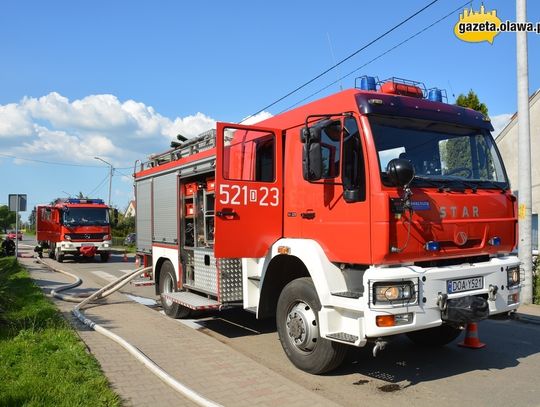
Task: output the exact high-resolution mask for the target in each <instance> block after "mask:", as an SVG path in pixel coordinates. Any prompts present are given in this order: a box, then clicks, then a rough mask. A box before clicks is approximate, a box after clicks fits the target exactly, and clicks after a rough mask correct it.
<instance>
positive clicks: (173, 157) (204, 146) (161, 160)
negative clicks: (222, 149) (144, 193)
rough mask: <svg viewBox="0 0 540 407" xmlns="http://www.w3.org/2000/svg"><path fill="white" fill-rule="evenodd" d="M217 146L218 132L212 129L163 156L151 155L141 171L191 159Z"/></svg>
mask: <svg viewBox="0 0 540 407" xmlns="http://www.w3.org/2000/svg"><path fill="white" fill-rule="evenodd" d="M215 146H216V130H215V129H210V130H207V131H205V132H204V133H201V134H199V135H198V136H197V137H194V138H191V139H188V140H187V141H185V142H183V143H182V144H180V145H178V146H177V147H174V148H173V149H171V150H167V151H165V152H164V153H161V154H155V155H151V156H150V157H149V158H148V161H146V162H144V163H142V164H141V170H145V169H148V168H153V167H157V166H160V165H163V164H167V163H170V162H171V161H177V160H180V159H181V158H184V157H189V156H191V155H194V154H198V153H202V152H203V151H206V150H210V149H212V148H214V147H215Z"/></svg>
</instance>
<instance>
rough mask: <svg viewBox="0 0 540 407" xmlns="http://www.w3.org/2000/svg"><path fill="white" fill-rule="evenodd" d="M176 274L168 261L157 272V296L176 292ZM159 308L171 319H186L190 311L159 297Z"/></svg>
mask: <svg viewBox="0 0 540 407" xmlns="http://www.w3.org/2000/svg"><path fill="white" fill-rule="evenodd" d="M176 287H177V285H176V273H175V272H174V267H173V265H172V263H171V262H170V261H168V260H167V261H165V263H163V265H162V266H161V271H160V272H159V294H160V295H161V294H166V293H174V292H176ZM161 306H162V307H163V311H165V314H167V315H168V316H170V317H171V318H187V317H189V315H190V314H191V310H190V309H189V308H187V307H184V306H183V305H180V304H177V303H175V302H172V301H171V300H168V299H166V298H164V297H163V296H161Z"/></svg>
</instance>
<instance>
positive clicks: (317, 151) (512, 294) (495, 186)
mask: <svg viewBox="0 0 540 407" xmlns="http://www.w3.org/2000/svg"><path fill="white" fill-rule="evenodd" d="M359 82H360V83H359V86H358V87H355V88H354V89H349V90H345V91H342V92H339V93H336V94H333V95H330V96H328V97H325V98H323V99H320V100H317V101H315V102H312V103H309V104H306V105H304V106H301V107H298V108H296V109H294V110H290V111H287V112H285V113H282V114H279V115H276V116H274V117H271V118H269V119H267V120H265V121H263V122H260V123H258V124H257V125H249V126H248V125H241V124H234V123H217V128H216V129H215V130H210V131H208V132H206V133H203V134H202V135H200V136H199V137H197V138H194V139H190V140H182V142H173V143H172V145H171V149H170V150H168V151H166V152H164V153H162V154H159V155H155V156H153V157H151V159H150V160H149V161H148V162H145V163H137V164H136V170H135V174H134V179H135V194H136V200H137V219H136V228H137V253H138V258H139V260H140V261H141V262H142V263H143V264H144V265H151V266H152V268H153V273H152V275H151V276H150V279H151V281H150V284H155V286H156V293H157V294H159V295H161V299H162V306H163V308H164V310H165V312H166V313H167V315H169V316H171V317H175V318H185V317H188V316H189V315H190V314H191V313H192V311H194V310H208V309H214V310H220V309H225V308H229V307H243V308H244V309H245V310H247V311H249V312H252V313H254V314H255V315H256V316H257V318H266V317H275V318H276V324H277V330H278V334H279V338H280V341H281V344H282V347H283V349H284V351H285V353H286V354H287V356H288V357H289V359H290V360H291V362H292V363H293V364H294V365H296V366H297V367H298V368H300V369H302V370H305V371H307V372H311V373H316V374H317V373H323V372H327V371H329V370H332V369H334V368H335V367H337V366H338V365H339V364H340V363H341V362H342V360H343V358H344V356H345V352H346V349H347V346H357V347H361V346H365V345H366V344H367V343H370V342H371V343H374V344H375V347H374V353H375V352H376V351H377V350H379V349H381V348H382V347H384V345H385V344H386V342H387V341H388V340H390V338H392V337H393V336H395V335H398V334H402V333H405V334H407V336H409V338H410V339H411V340H412V341H413V342H416V343H420V344H429V345H444V344H447V343H449V342H450V341H452V340H454V339H455V338H457V336H458V335H459V334H460V332H461V329H462V328H463V327H464V326H465V325H466V324H468V323H470V322H477V321H480V320H482V319H485V318H487V317H489V316H492V315H495V314H501V313H508V312H509V311H511V310H515V309H516V308H517V307H518V305H519V300H520V298H519V293H520V262H519V260H518V258H517V257H516V256H514V255H512V254H511V252H512V250H513V249H514V247H515V245H516V233H517V231H516V227H517V217H516V198H515V196H513V195H512V193H511V190H510V185H509V182H508V178H507V176H506V173H505V169H504V166H503V163H502V161H501V157H500V154H499V152H498V150H497V147H496V145H495V142H494V140H493V138H492V136H491V134H490V131H491V130H493V127H492V125H491V123H490V121H489V119H488V118H487V117H485V116H483V115H482V114H481V113H479V112H477V111H473V110H471V109H467V108H463V107H458V106H455V105H450V104H448V103H445V99H444V93H443V91H441V90H440V89H429V90H427V89H426V88H425V86H423V85H422V84H421V83H418V82H412V81H406V80H400V79H396V78H392V79H389V80H386V81H378V80H377V79H375V78H373V77H362V78H361V79H360V81H359ZM180 139H181V138H180V137H179V140H180Z"/></svg>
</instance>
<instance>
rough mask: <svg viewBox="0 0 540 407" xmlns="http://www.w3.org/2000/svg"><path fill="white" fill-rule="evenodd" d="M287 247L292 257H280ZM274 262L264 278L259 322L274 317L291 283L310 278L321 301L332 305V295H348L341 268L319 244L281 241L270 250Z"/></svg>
mask: <svg viewBox="0 0 540 407" xmlns="http://www.w3.org/2000/svg"><path fill="white" fill-rule="evenodd" d="M280 247H287V248H288V250H289V254H279V252H278V248H280ZM270 255H271V256H272V260H271V261H270V262H269V263H268V266H267V267H266V268H265V269H264V271H263V273H262V275H261V289H260V298H259V302H258V303H259V306H258V310H257V316H258V318H266V317H271V316H274V315H275V310H276V306H277V301H278V298H279V295H280V294H281V291H282V290H283V288H284V287H285V286H286V285H287V284H288V283H290V282H291V281H293V280H295V279H297V278H301V277H310V278H311V279H312V281H313V284H314V286H315V290H316V291H317V295H318V297H319V301H320V302H321V304H322V305H323V306H324V305H332V301H333V300H332V298H331V297H332V296H331V293H332V292H339V291H346V289H347V284H346V282H345V279H344V276H343V274H342V273H341V271H340V269H339V267H338V266H336V265H335V264H333V263H332V262H331V261H330V260H329V259H328V257H327V256H326V253H325V252H324V250H323V249H322V248H321V246H320V245H319V243H318V242H316V241H314V240H311V239H290V238H285V239H280V240H278V241H277V242H276V243H275V244H274V245H273V246H272V249H271V254H270Z"/></svg>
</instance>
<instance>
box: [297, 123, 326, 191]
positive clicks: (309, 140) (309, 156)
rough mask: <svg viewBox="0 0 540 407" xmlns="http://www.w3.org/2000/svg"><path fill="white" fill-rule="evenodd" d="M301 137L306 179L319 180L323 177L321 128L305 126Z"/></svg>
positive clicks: (303, 171) (303, 170)
mask: <svg viewBox="0 0 540 407" xmlns="http://www.w3.org/2000/svg"><path fill="white" fill-rule="evenodd" d="M300 137H301V140H302V142H303V143H304V150H303V154H302V173H303V175H304V179H305V180H306V181H318V180H320V179H321V178H322V150H321V129H320V128H317V127H315V126H314V127H304V128H303V129H302V130H301V133H300Z"/></svg>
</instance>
